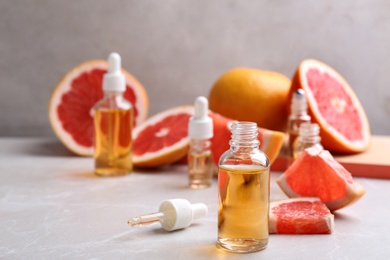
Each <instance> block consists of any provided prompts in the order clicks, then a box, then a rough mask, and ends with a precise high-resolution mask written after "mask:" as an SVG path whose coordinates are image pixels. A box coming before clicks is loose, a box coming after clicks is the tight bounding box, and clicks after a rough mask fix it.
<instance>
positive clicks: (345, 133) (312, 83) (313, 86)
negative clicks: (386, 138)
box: [287, 59, 371, 153]
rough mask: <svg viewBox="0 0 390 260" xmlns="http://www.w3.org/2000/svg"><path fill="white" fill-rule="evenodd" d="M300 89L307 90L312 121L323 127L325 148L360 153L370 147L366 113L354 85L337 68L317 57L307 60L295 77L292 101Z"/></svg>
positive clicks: (322, 135) (302, 63)
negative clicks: (294, 94) (352, 86)
mask: <svg viewBox="0 0 390 260" xmlns="http://www.w3.org/2000/svg"><path fill="white" fill-rule="evenodd" d="M299 88H302V89H304V90H305V92H306V96H307V101H308V107H309V111H308V112H309V114H310V116H311V120H312V121H313V122H315V123H317V124H319V125H320V127H321V131H320V135H321V139H322V140H321V143H322V145H323V146H324V148H325V149H327V150H329V151H331V152H338V153H357V152H362V151H365V150H366V149H367V148H368V146H369V144H370V140H371V135H370V127H369V122H368V119H367V116H366V113H365V111H364V109H363V106H362V105H361V103H360V101H359V99H358V97H357V96H356V94H355V92H354V91H353V89H352V88H351V86H350V85H349V84H348V82H347V81H346V80H345V79H344V78H343V77H342V76H341V75H340V74H339V73H338V72H337V71H336V70H334V69H333V68H331V67H330V66H329V65H327V64H325V63H323V62H320V61H318V60H314V59H308V60H304V61H302V62H301V64H300V65H299V67H298V69H297V71H296V73H295V75H294V77H293V80H292V84H291V89H290V92H289V98H288V100H289V101H290V100H291V96H292V94H293V93H294V91H296V90H297V89H299ZM289 108H290V102H288V105H287V110H289Z"/></svg>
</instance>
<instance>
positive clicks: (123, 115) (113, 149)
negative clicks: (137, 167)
mask: <svg viewBox="0 0 390 260" xmlns="http://www.w3.org/2000/svg"><path fill="white" fill-rule="evenodd" d="M125 90H126V81H125V77H124V75H123V74H122V72H121V57H120V56H119V54H118V53H111V54H110V55H109V57H108V71H107V73H106V74H105V75H104V77H103V91H104V97H103V99H102V100H100V101H98V102H97V103H96V104H95V106H94V124H95V154H94V158H95V174H96V175H98V176H117V175H125V174H127V173H130V172H131V171H132V170H133V163H132V144H133V140H132V129H133V106H132V105H131V103H130V102H129V101H127V100H126V99H125V98H124V97H123V93H124V92H125Z"/></svg>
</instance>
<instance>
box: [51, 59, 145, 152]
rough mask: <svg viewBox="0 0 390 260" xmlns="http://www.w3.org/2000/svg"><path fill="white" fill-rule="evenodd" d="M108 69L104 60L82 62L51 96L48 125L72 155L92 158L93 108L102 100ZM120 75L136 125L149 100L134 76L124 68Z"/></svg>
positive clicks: (143, 113)
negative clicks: (122, 78) (123, 80)
mask: <svg viewBox="0 0 390 260" xmlns="http://www.w3.org/2000/svg"><path fill="white" fill-rule="evenodd" d="M107 69H108V63H107V61H104V60H93V61H87V62H84V63H82V64H80V65H78V66H76V67H75V68H74V69H72V70H71V71H69V72H68V73H67V74H66V75H65V76H64V77H63V78H62V79H61V80H60V81H59V83H58V84H57V86H56V87H55V89H54V90H53V92H52V95H51V97H50V102H49V120H50V124H51V126H52V128H53V130H54V132H55V134H56V135H57V137H58V138H59V139H60V141H61V142H62V143H63V144H64V145H65V146H66V147H67V148H68V149H69V150H71V151H72V152H74V153H75V154H78V155H84V156H92V155H93V146H94V128H93V127H94V126H93V112H92V107H93V106H94V105H95V103H96V102H97V101H99V100H100V99H102V98H103V90H102V80H103V75H104V74H105V73H106V72H107ZM122 73H123V74H124V75H125V78H126V91H125V93H124V97H125V98H126V99H127V100H128V101H130V102H131V103H132V104H133V108H134V111H133V112H134V125H135V126H136V125H139V124H140V123H141V122H143V121H144V120H145V119H146V116H147V112H148V97H147V94H146V91H145V89H144V87H143V86H142V85H141V83H139V82H138V80H137V79H136V78H135V77H134V76H132V75H131V74H130V73H128V72H127V71H125V70H123V69H122Z"/></svg>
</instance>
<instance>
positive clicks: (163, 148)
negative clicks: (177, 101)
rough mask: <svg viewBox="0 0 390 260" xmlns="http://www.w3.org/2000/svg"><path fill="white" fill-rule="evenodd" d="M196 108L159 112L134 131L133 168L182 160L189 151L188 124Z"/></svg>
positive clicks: (157, 165) (188, 107) (180, 108)
mask: <svg viewBox="0 0 390 260" xmlns="http://www.w3.org/2000/svg"><path fill="white" fill-rule="evenodd" d="M193 112H194V108H193V106H180V107H175V108H171V109H168V110H165V111H163V112H160V113H157V114H156V115H154V116H152V117H150V118H148V119H147V120H146V121H145V122H143V123H142V124H140V125H139V126H137V127H135V128H134V131H133V138H134V142H133V165H134V166H135V167H159V166H163V165H166V164H170V163H173V162H176V161H178V160H179V159H181V158H183V157H184V156H185V155H186V154H187V152H188V148H189V144H190V138H189V137H188V121H189V119H190V117H191V116H192V114H193Z"/></svg>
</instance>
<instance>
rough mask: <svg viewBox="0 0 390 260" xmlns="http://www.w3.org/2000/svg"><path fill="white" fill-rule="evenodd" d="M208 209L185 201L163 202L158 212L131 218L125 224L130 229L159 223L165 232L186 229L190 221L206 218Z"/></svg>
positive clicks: (202, 205)
mask: <svg viewBox="0 0 390 260" xmlns="http://www.w3.org/2000/svg"><path fill="white" fill-rule="evenodd" d="M207 213H208V208H207V206H206V205H205V204H203V203H195V204H191V203H190V202H189V201H188V200H185V199H171V200H166V201H163V202H162V203H161V205H160V208H159V211H158V212H155V213H151V214H145V215H140V216H136V217H133V218H131V219H130V220H129V221H128V222H127V224H128V225H129V226H131V227H142V226H145V225H150V224H154V223H158V222H159V223H160V224H161V226H162V227H163V228H164V229H165V230H167V231H173V230H177V229H182V228H186V227H188V226H190V225H191V223H192V221H194V220H196V219H199V218H201V217H204V216H206V215H207Z"/></svg>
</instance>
